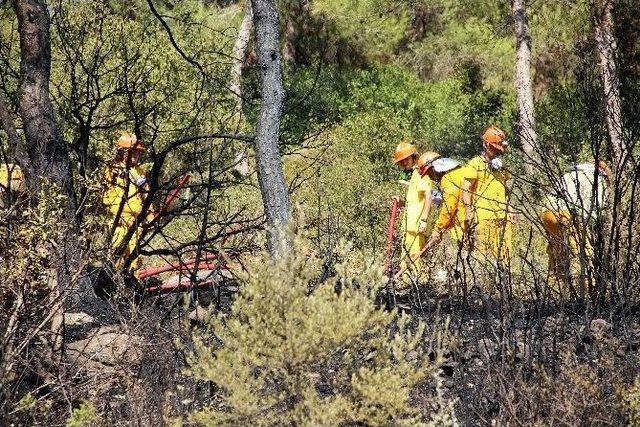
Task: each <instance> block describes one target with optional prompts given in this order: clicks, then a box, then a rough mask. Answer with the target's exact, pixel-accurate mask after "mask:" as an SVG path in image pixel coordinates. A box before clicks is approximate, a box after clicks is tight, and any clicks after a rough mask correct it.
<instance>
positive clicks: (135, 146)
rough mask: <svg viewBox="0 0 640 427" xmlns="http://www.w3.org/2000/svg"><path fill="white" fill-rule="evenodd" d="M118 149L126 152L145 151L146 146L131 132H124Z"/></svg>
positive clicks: (118, 143) (117, 142)
mask: <svg viewBox="0 0 640 427" xmlns="http://www.w3.org/2000/svg"><path fill="white" fill-rule="evenodd" d="M116 147H118V148H122V149H125V150H140V151H144V149H145V148H144V145H143V144H142V141H138V138H136V135H135V134H134V133H131V132H124V133H123V134H122V135H121V136H120V138H118V140H117V141H116Z"/></svg>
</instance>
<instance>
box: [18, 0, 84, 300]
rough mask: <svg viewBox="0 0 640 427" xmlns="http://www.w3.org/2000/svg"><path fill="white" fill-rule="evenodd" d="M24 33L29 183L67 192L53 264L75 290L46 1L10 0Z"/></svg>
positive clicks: (69, 188)
mask: <svg viewBox="0 0 640 427" xmlns="http://www.w3.org/2000/svg"><path fill="white" fill-rule="evenodd" d="M12 5H13V9H14V10H15V13H16V15H17V17H18V32H19V35H20V83H19V88H18V113H19V116H20V119H21V121H22V126H23V129H24V140H25V144H24V145H25V151H26V157H27V158H26V159H24V160H23V162H25V161H26V164H21V166H22V167H23V168H24V169H25V170H26V171H27V174H26V178H27V184H28V187H29V188H30V190H31V191H32V193H33V194H34V195H35V194H37V192H38V191H39V190H41V185H42V182H41V180H40V179H41V178H44V179H45V180H47V181H49V183H51V184H54V185H55V186H56V187H57V188H58V190H59V191H61V192H62V194H63V195H64V196H65V209H64V212H65V214H64V218H63V220H64V221H65V223H66V225H67V226H68V231H67V232H66V233H64V235H63V237H62V241H59V242H56V245H55V246H56V249H54V251H55V252H57V254H56V255H57V256H56V257H55V259H53V260H52V262H53V263H54V265H55V268H56V272H57V284H58V287H59V289H60V292H61V294H62V295H67V294H68V292H69V291H70V290H71V289H72V287H73V284H74V280H73V276H74V273H75V272H76V270H77V268H78V267H79V261H78V254H79V242H78V234H79V233H78V224H77V222H76V215H75V212H76V199H75V193H74V189H73V181H72V172H71V163H70V159H69V153H68V151H67V145H66V143H65V141H64V139H63V137H62V134H61V132H60V129H59V128H58V123H57V121H56V118H55V114H54V109H53V104H52V103H51V98H50V96H49V77H50V69H51V39H50V34H49V28H50V22H49V13H48V11H47V6H46V4H45V2H44V1H43V0H12Z"/></svg>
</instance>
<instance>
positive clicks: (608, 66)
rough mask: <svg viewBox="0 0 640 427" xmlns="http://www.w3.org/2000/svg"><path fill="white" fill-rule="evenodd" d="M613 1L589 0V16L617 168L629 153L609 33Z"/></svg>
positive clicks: (616, 69)
mask: <svg viewBox="0 0 640 427" xmlns="http://www.w3.org/2000/svg"><path fill="white" fill-rule="evenodd" d="M613 4H614V2H613V0H593V1H592V3H591V15H592V18H593V22H594V27H595V39H596V48H597V51H598V65H599V68H600V76H601V78H602V89H603V91H604V107H605V108H604V114H605V122H606V125H607V131H608V133H609V140H610V141H611V148H612V152H613V156H614V159H613V160H614V161H613V166H614V169H615V170H617V169H619V168H620V167H622V165H623V163H624V161H625V159H626V158H627V156H628V154H629V153H628V148H627V147H626V145H625V143H624V140H623V136H622V109H621V107H620V81H619V79H618V68H617V65H616V55H617V50H618V46H617V44H616V39H615V37H614V35H613V15H612V9H613Z"/></svg>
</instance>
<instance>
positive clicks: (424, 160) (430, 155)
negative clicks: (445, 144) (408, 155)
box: [416, 151, 441, 168]
mask: <svg viewBox="0 0 640 427" xmlns="http://www.w3.org/2000/svg"><path fill="white" fill-rule="evenodd" d="M440 157H441V156H440V154H438V153H436V152H435V151H427V152H426V153H424V154H422V155H421V156H420V157H419V158H418V161H417V162H416V166H418V167H419V168H423V167H426V168H429V167H431V163H433V161H434V160H436V159H439V158H440Z"/></svg>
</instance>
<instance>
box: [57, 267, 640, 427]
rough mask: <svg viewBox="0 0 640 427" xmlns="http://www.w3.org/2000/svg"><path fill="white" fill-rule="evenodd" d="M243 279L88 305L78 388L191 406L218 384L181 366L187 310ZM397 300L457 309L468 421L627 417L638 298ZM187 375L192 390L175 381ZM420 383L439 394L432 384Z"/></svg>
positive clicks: (124, 408)
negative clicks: (633, 301) (596, 306)
mask: <svg viewBox="0 0 640 427" xmlns="http://www.w3.org/2000/svg"><path fill="white" fill-rule="evenodd" d="M236 291H237V284H236V283H235V282H233V281H230V280H226V279H224V280H223V279H221V280H219V281H218V282H216V286H213V287H210V288H206V289H198V290H193V291H192V292H187V293H168V294H164V295H144V296H142V297H141V296H140V295H137V296H135V297H134V296H133V295H132V294H129V295H127V296H126V297H124V296H120V298H119V300H118V302H117V303H113V302H112V303H111V304H107V303H105V302H106V301H105V300H102V303H99V304H97V305H96V306H95V307H87V309H88V311H91V312H90V313H87V314H88V316H89V317H87V318H85V319H84V320H81V321H79V322H77V323H76V324H71V325H70V326H69V327H68V328H67V342H68V343H69V349H70V351H68V355H69V356H70V357H69V361H68V363H69V367H70V370H72V371H74V372H75V374H74V375H75V376H76V378H80V379H79V380H78V382H79V384H80V387H79V391H78V393H77V398H78V399H81V398H86V397H91V396H95V395H96V393H104V395H105V396H108V399H106V400H105V402H107V403H105V405H106V406H105V407H102V408H100V409H101V411H102V412H103V413H105V414H110V415H111V416H112V417H116V418H122V417H131V416H132V409H131V405H129V404H126V402H127V401H130V400H131V399H138V400H139V401H140V402H142V403H138V404H137V410H136V411H137V412H138V415H137V416H138V417H142V418H143V419H147V421H148V422H149V423H150V424H151V425H153V424H155V421H157V422H160V419H161V417H160V416H161V415H163V414H164V415H166V413H167V409H166V408H168V407H170V408H172V409H171V410H170V411H169V412H170V413H173V414H174V415H176V414H180V413H182V414H184V413H188V412H190V411H192V410H193V409H194V408H195V407H197V406H198V405H199V404H200V403H201V402H202V399H203V396H211V395H212V393H214V391H213V390H212V389H211V385H207V384H203V383H201V382H197V381H193V380H190V379H186V378H185V377H184V376H183V375H182V374H181V370H182V368H183V367H184V366H185V359H184V357H185V354H186V353H187V352H188V351H185V350H188V348H182V349H177V348H176V347H175V345H174V344H175V338H176V337H180V338H183V342H187V343H188V342H189V341H190V336H189V334H190V329H189V328H188V327H185V322H184V320H185V319H189V321H188V322H187V323H191V325H192V326H194V325H197V324H200V323H201V321H202V319H200V318H199V317H198V316H197V315H195V316H194V310H193V308H194V307H195V306H196V305H198V306H199V307H207V308H208V309H209V310H211V311H214V312H219V311H228V310H229V309H230V307H231V305H232V302H233V298H234V295H235V293H236ZM397 302H398V307H399V308H400V309H401V310H404V311H407V312H409V313H411V314H412V315H413V316H414V319H415V320H416V322H417V321H418V320H421V321H424V322H425V323H426V324H427V325H430V327H431V328H432V329H435V328H436V327H439V325H442V324H443V321H444V319H449V328H448V331H449V333H448V339H447V342H448V345H447V347H446V348H445V349H444V350H443V351H444V353H445V356H446V361H445V363H444V364H443V365H442V366H441V367H440V375H441V377H442V378H443V380H444V381H443V384H444V387H445V389H446V392H445V395H446V397H447V398H448V399H455V400H456V404H455V411H456V416H457V418H458V421H459V422H460V423H461V424H462V425H490V424H495V423H498V424H523V425H529V424H533V423H543V424H567V425H619V424H624V423H625V422H626V420H625V415H624V413H623V411H622V410H621V408H620V404H619V395H620V392H621V390H624V389H626V388H628V387H629V386H630V385H631V384H632V383H633V379H634V378H635V377H636V376H638V375H640V363H639V361H640V355H639V351H640V315H639V313H638V312H637V310H636V311H633V310H631V311H629V310H628V311H627V312H625V313H620V312H615V311H614V310H613V309H606V308H605V309H601V310H600V312H599V313H598V314H595V313H593V312H591V311H590V310H589V309H588V307H585V306H584V305H580V304H554V303H551V302H547V303H546V304H534V303H531V302H527V301H519V300H516V299H511V300H508V301H506V302H505V301H501V300H499V299H497V298H491V297H489V296H486V295H482V294H480V291H477V292H476V293H475V294H474V293H472V294H471V295H468V296H467V298H466V299H465V298H458V297H455V296H449V295H445V296H442V295H440V296H439V295H436V294H434V293H429V292H427V291H425V290H422V291H421V293H420V295H419V298H418V297H417V296H416V295H415V294H413V295H412V296H411V297H409V298H404V299H403V298H399V299H398V301H397ZM133 319H135V320H133ZM141 319H142V320H141ZM187 345H188V344H187ZM105 349H107V350H105ZM132 377H135V378H136V380H135V381H134V383H135V384H137V386H135V387H132V388H131V389H128V390H127V389H123V388H122V384H123V383H126V381H124V382H123V379H124V378H128V380H127V381H129V382H130V381H131V378H132ZM96 381H98V382H101V383H102V387H101V388H99V390H96V388H95V386H94V385H93V384H95V382H96ZM82 384H84V388H83V387H82ZM176 387H178V388H180V389H181V390H183V391H182V392H168V390H175V389H176ZM82 390H84V391H82ZM100 390H101V391H100ZM159 390H164V392H159ZM319 391H320V392H321V393H323V391H322V390H319ZM418 392H420V391H418ZM421 392H423V393H425V394H431V395H433V392H434V390H433V384H432V383H425V384H424V390H421ZM167 393H168V394H167ZM114 402H116V403H114ZM118 402H119V403H118ZM136 411H133V412H136ZM144 414H147V415H144ZM133 415H134V416H135V414H133ZM145 417H146V418H145ZM149 417H151V418H149ZM154 417H155V418H154ZM158 417H160V418H158ZM154 420H155V421H154Z"/></svg>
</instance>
